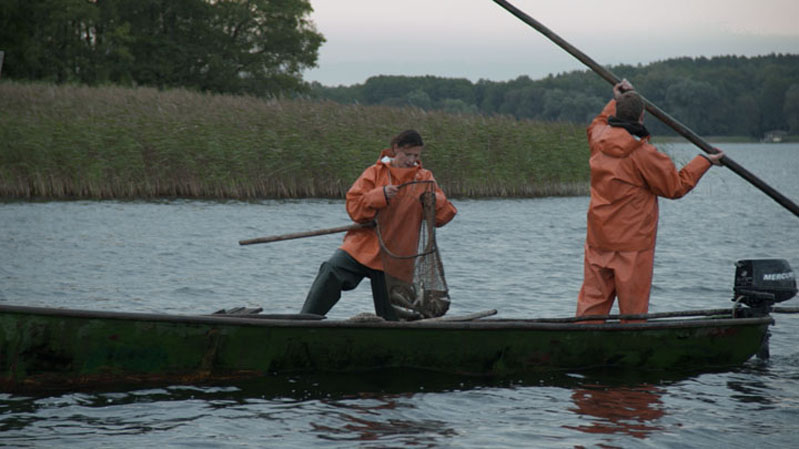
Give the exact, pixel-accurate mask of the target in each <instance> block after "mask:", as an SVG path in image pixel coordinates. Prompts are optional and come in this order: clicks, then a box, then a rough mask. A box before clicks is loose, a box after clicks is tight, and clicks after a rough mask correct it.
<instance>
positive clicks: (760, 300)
mask: <svg viewBox="0 0 799 449" xmlns="http://www.w3.org/2000/svg"><path fill="white" fill-rule="evenodd" d="M733 291H734V292H735V298H733V301H736V302H742V303H744V304H746V305H748V306H749V307H764V306H771V305H773V304H774V303H778V302H782V301H787V300H789V299H791V298H793V297H794V296H796V292H797V290H796V275H795V274H794V272H793V270H792V269H791V266H790V264H788V261H786V260H784V259H745V260H739V261H738V262H736V263H735V287H734V289H733Z"/></svg>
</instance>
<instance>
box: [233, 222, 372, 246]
mask: <svg viewBox="0 0 799 449" xmlns="http://www.w3.org/2000/svg"><path fill="white" fill-rule="evenodd" d="M374 225H375V224H374V222H369V223H356V224H351V225H349V226H339V227H337V228H328V229H318V230H316V231H305V232H295V233H293V234H282V235H270V236H268V237H258V238H255V239H249V240H239V245H252V244H253V243H270V242H279V241H281V240H291V239H301V238H303V237H314V236H317V235H326V234H335V233H337V232H346V231H349V230H352V229H361V228H371V227H373V226H374Z"/></svg>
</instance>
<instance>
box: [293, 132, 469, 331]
mask: <svg viewBox="0 0 799 449" xmlns="http://www.w3.org/2000/svg"><path fill="white" fill-rule="evenodd" d="M423 148H424V142H423V141H422V136H421V135H419V133H418V132H416V131H414V130H407V131H403V132H402V133H400V134H399V135H397V136H396V137H394V138H393V139H392V141H391V148H389V149H385V150H383V151H382V152H381V154H380V158H379V159H378V160H377V162H376V163H375V164H374V165H372V166H370V167H368V168H367V169H366V170H364V172H363V173H362V174H361V176H360V177H358V179H357V180H356V181H355V183H354V184H353V185H352V187H350V189H349V191H348V192H347V197H346V207H347V213H348V214H349V216H350V218H352V220H353V221H354V222H356V223H369V222H371V221H373V220H374V219H375V217H376V216H377V214H378V211H380V210H381V209H383V208H385V207H387V206H388V205H389V203H390V202H391V200H392V198H394V197H396V196H397V193H398V191H399V188H400V187H399V186H400V185H402V184H405V183H408V182H411V181H433V182H434V181H435V179H434V178H433V173H432V172H431V171H430V170H426V169H424V168H422V163H421V160H420V156H421V153H422V149H423ZM417 208H418V207H417ZM456 213H457V210H456V209H455V206H453V205H452V203H451V202H450V201H449V200H447V197H446V196H445V195H444V192H443V191H442V190H441V189H440V188H439V187H438V185H437V184H436V185H435V225H436V226H439V227H440V226H444V225H445V224H447V223H448V222H449V221H450V220H452V219H453V218H454V217H455V214H456ZM394 217H397V218H396V222H395V223H388V224H383V225H384V226H388V228H389V232H388V234H389V235H391V236H393V237H396V238H398V239H400V238H401V237H402V236H401V235H399V234H401V233H413V234H416V233H418V232H419V225H420V223H421V214H419V213H418V211H410V210H409V211H397V213H395V215H394ZM412 237H413V238H411V239H409V240H414V239H415V237H416V236H412ZM364 277H368V278H369V279H370V280H371V284H372V297H373V299H374V305H375V313H376V314H377V315H378V316H380V317H382V318H384V319H386V320H389V321H396V320H397V314H396V312H395V311H394V308H393V307H392V306H391V303H390V302H389V297H388V290H387V286H386V279H385V273H384V272H383V261H382V259H381V256H380V244H379V242H378V237H377V233H376V231H375V228H374V227H366V228H360V229H356V230H351V231H348V232H347V234H346V235H345V236H344V243H343V244H342V245H341V247H339V249H337V250H336V252H335V253H334V254H333V256H331V257H330V259H328V260H327V261H326V262H324V263H322V266H321V267H320V268H319V273H318V274H317V276H316V279H315V280H314V283H313V285H312V286H311V289H310V291H309V292H308V296H307V297H306V298H305V303H304V304H303V306H302V313H313V314H317V315H325V314H327V312H328V311H329V310H330V309H331V308H332V307H333V306H334V305H335V304H336V303H337V302H338V300H339V299H340V298H341V292H342V290H352V289H354V288H355V287H357V286H358V284H359V283H360V282H361V281H362V280H363V278H364Z"/></svg>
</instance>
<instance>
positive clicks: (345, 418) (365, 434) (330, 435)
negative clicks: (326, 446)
mask: <svg viewBox="0 0 799 449" xmlns="http://www.w3.org/2000/svg"><path fill="white" fill-rule="evenodd" d="M368 396H369V395H367V397H366V398H363V399H361V400H358V401H354V402H353V401H329V402H325V405H326V406H327V407H329V408H330V409H331V411H329V412H327V413H325V414H324V415H323V416H320V418H319V419H320V420H321V421H326V420H332V421H334V422H336V425H325V424H324V423H312V426H313V431H314V432H315V433H316V434H317V435H318V436H319V438H321V439H324V440H332V441H354V440H358V441H378V440H379V441H382V442H384V443H385V442H390V441H393V440H398V439H399V440H402V441H403V442H404V443H405V444H408V445H412V446H421V447H429V446H430V444H431V443H433V442H434V441H435V436H442V437H446V436H450V435H454V434H455V433H456V432H455V430H454V429H452V428H449V427H448V426H447V423H445V422H443V421H440V420H434V419H416V420H413V419H408V418H392V419H385V415H386V414H395V413H392V412H396V411H397V410H398V409H401V408H409V407H413V406H412V405H408V401H401V399H408V398H410V397H412V396H413V395H412V394H403V395H397V396H377V397H373V398H369V397H368ZM400 415H401V413H400Z"/></svg>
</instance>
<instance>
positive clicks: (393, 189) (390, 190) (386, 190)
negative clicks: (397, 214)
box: [383, 184, 399, 201]
mask: <svg viewBox="0 0 799 449" xmlns="http://www.w3.org/2000/svg"><path fill="white" fill-rule="evenodd" d="M398 191H399V187H397V186H395V185H393V184H389V185H387V186H384V187H383V194H384V195H385V196H386V201H388V200H390V199H391V198H394V197H395V196H397V192H398Z"/></svg>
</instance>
